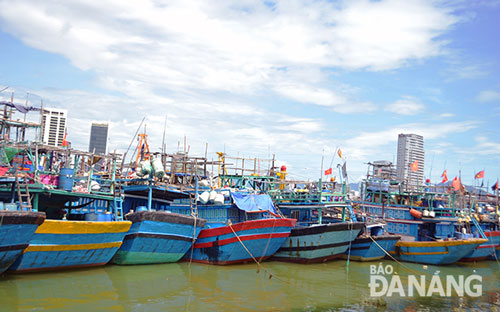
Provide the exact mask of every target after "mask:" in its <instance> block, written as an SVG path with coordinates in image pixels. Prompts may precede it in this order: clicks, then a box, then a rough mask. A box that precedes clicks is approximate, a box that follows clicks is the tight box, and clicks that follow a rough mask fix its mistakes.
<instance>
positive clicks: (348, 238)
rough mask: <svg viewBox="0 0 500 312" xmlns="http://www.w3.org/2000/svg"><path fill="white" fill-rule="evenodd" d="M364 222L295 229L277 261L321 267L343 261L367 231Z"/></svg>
mask: <svg viewBox="0 0 500 312" xmlns="http://www.w3.org/2000/svg"><path fill="white" fill-rule="evenodd" d="M363 225H364V224H363V223H362V222H352V223H351V222H340V223H331V224H317V225H311V226H307V227H298V228H294V229H292V232H291V234H290V237H288V238H287V239H286V240H285V242H284V243H283V245H282V246H281V247H280V249H278V251H277V252H276V254H275V255H274V256H273V259H274V260H279V261H287V262H298V263H317V262H324V261H328V260H332V259H336V258H339V257H341V256H342V255H343V254H344V253H345V252H346V250H347V249H348V248H349V245H350V243H351V242H352V241H353V240H354V239H355V238H356V237H357V236H358V234H359V233H360V231H361V229H362V228H363Z"/></svg>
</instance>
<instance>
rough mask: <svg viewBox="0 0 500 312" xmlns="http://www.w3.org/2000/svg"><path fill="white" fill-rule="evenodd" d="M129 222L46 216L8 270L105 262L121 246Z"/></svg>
mask: <svg viewBox="0 0 500 312" xmlns="http://www.w3.org/2000/svg"><path fill="white" fill-rule="evenodd" d="M130 225H131V222H129V221H111V222H97V221H67V220H45V222H44V223H43V224H42V225H40V226H39V227H38V229H37V230H36V231H35V235H33V237H32V238H31V240H30V241H29V246H28V247H27V248H26V249H25V250H24V252H23V254H22V255H21V256H20V257H19V258H18V259H17V260H16V262H15V263H14V264H13V265H12V266H11V267H10V268H9V271H12V272H34V271H47V270H60V269H72V268H81V267H91V266H100V265H105V264H106V263H108V262H109V261H110V260H111V258H112V257H113V255H114V254H115V253H116V251H118V248H120V246H121V244H122V242H123V238H124V237H125V234H126V233H127V231H128V229H129V228H130Z"/></svg>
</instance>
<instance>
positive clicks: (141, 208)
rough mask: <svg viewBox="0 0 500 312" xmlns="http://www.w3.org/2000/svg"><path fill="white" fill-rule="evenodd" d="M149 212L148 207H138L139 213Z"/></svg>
mask: <svg viewBox="0 0 500 312" xmlns="http://www.w3.org/2000/svg"><path fill="white" fill-rule="evenodd" d="M147 210H148V207H146V206H137V212H139V211H147Z"/></svg>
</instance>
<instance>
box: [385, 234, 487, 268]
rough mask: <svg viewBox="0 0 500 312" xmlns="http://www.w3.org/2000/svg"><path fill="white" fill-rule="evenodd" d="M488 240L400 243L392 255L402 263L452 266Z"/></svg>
mask: <svg viewBox="0 0 500 312" xmlns="http://www.w3.org/2000/svg"><path fill="white" fill-rule="evenodd" d="M486 241H487V240H486V239H482V238H471V239H452V240H442V241H399V242H397V243H396V249H395V250H394V251H393V252H391V254H392V255H393V256H394V257H395V258H396V259H398V260H400V261H406V262H416V263H424V264H434V265H441V264H451V263H455V262H457V261H459V260H460V259H462V258H463V257H465V256H466V255H467V254H469V253H471V252H472V251H473V250H475V249H476V248H477V247H478V246H479V245H481V244H483V243H485V242H486Z"/></svg>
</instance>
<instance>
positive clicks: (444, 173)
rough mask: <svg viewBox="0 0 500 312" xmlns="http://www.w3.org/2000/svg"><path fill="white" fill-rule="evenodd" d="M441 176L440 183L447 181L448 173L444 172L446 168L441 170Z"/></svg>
mask: <svg viewBox="0 0 500 312" xmlns="http://www.w3.org/2000/svg"><path fill="white" fill-rule="evenodd" d="M441 178H443V181H441V184H442V183H445V182H448V175H447V174H446V170H445V171H443V174H442V175H441Z"/></svg>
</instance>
